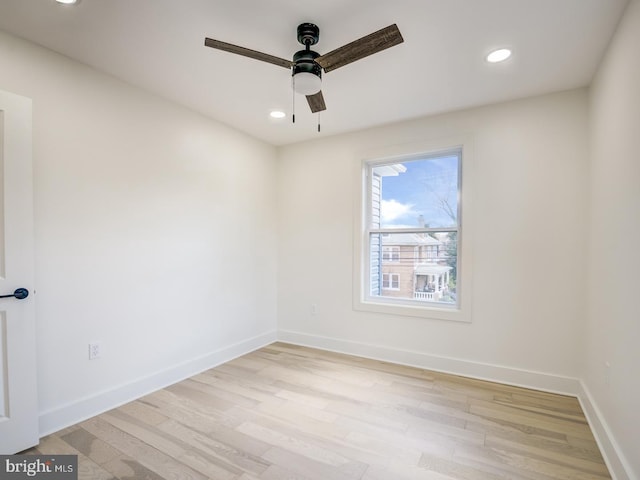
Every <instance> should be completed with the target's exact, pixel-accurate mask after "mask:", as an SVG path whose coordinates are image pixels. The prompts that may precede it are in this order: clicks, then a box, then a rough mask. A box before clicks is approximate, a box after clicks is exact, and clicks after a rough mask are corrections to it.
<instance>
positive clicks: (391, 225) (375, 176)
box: [365, 149, 462, 308]
mask: <svg viewBox="0 0 640 480" xmlns="http://www.w3.org/2000/svg"><path fill="white" fill-rule="evenodd" d="M461 159H462V151H461V149H453V150H449V151H446V152H444V153H438V154H436V155H424V156H419V157H413V158H411V159H402V160H391V161H372V162H368V163H367V164H366V178H367V229H366V230H367V231H366V235H367V237H368V242H367V244H368V250H367V252H366V259H367V261H368V269H367V272H369V273H368V275H367V277H368V278H366V279H365V281H366V282H368V284H369V288H368V289H367V291H368V292H369V295H368V296H367V298H366V300H368V301H374V302H383V303H392V304H393V303H399V304H401V305H403V304H404V305H412V306H423V307H437V308H459V305H460V301H459V299H460V287H459V284H458V270H459V268H458V257H459V255H458V253H459V244H458V243H459V242H458V238H459V235H460V226H461V223H460V185H461V163H462V162H461ZM380 252H382V255H380ZM394 253H395V255H394ZM392 269H393V272H394V273H393V274H394V275H398V276H399V277H400V276H402V278H403V282H402V283H401V282H400V281H398V282H397V288H391V284H392V281H391V277H390V275H392V272H391V270H392Z"/></svg>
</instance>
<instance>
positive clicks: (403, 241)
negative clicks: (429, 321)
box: [370, 232, 458, 305]
mask: <svg viewBox="0 0 640 480" xmlns="http://www.w3.org/2000/svg"><path fill="white" fill-rule="evenodd" d="M457 237H458V234H457V232H435V233H391V234H385V235H380V234H371V239H370V240H371V246H373V245H376V246H377V247H378V248H379V247H380V246H382V250H383V251H385V250H386V249H387V248H389V249H390V250H389V251H392V250H391V248H393V249H395V250H397V254H398V257H397V259H395V260H393V256H389V257H387V256H383V257H380V256H379V255H376V256H375V258H374V250H373V249H372V250H371V263H370V266H371V272H372V275H371V296H373V297H389V298H397V299H404V300H412V301H418V302H425V303H434V302H435V303H440V304H448V305H455V304H456V303H457V302H456V294H457V278H458V261H457V260H458V242H457ZM378 251H380V250H378ZM374 271H375V275H374ZM378 279H382V281H381V282H379V280H378ZM378 282H379V283H378Z"/></svg>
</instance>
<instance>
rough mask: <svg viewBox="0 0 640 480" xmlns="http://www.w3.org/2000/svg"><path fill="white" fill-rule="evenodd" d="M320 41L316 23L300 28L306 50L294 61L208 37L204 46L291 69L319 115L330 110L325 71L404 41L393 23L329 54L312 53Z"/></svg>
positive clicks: (299, 90)
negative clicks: (327, 105)
mask: <svg viewBox="0 0 640 480" xmlns="http://www.w3.org/2000/svg"><path fill="white" fill-rule="evenodd" d="M319 38H320V29H319V28H318V26H317V25H314V24H313V23H302V24H300V25H298V42H300V43H301V44H302V45H304V47H305V48H304V50H299V51H297V52H296V53H295V54H294V55H293V60H286V59H284V58H280V57H275V56H273V55H269V54H267V53H262V52H258V51H256V50H251V49H249V48H245V47H240V46H238V45H233V44H231V43H226V42H222V41H220V40H214V39H213V38H205V39H204V44H205V46H207V47H211V48H216V49H218V50H224V51H225V52H230V53H235V54H238V55H243V56H245V57H249V58H253V59H255V60H261V61H263V62H268V63H272V64H274V65H278V66H280V67H284V68H289V69H291V76H292V84H293V89H294V90H295V91H296V92H297V93H300V94H302V95H305V96H306V97H307V102H308V103H309V107H310V108H311V111H312V112H313V113H316V112H321V111H322V110H326V109H327V107H326V105H325V103H324V98H323V96H322V91H321V90H320V88H321V86H322V70H324V71H325V73H328V72H330V71H332V70H335V69H336V68H340V67H343V66H345V65H348V64H350V63H352V62H355V61H356V60H360V59H362V58H364V57H368V56H369V55H373V54H374V53H378V52H380V51H382V50H385V49H387V48H390V47H393V46H394V45H398V44H400V43H402V42H403V41H404V39H403V38H402V35H401V34H400V30H398V27H397V25H395V24H393V25H389V26H388V27H385V28H383V29H381V30H378V31H377V32H374V33H371V34H369V35H366V36H364V37H362V38H359V39H358V40H355V41H353V42H351V43H348V44H346V45H343V46H342V47H339V48H336V49H335V50H332V51H331V52H329V53H325V54H324V55H320V54H319V53H317V52H314V51H313V50H311V46H312V45H315V44H316V43H318V40H319Z"/></svg>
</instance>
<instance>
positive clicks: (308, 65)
mask: <svg viewBox="0 0 640 480" xmlns="http://www.w3.org/2000/svg"><path fill="white" fill-rule="evenodd" d="M319 56H320V54H319V53H318V52H314V51H313V50H300V51H298V52H296V53H295V54H294V55H293V63H294V65H293V71H292V75H293V76H295V75H297V74H298V73H303V72H304V73H312V74H314V75H315V76H317V77H319V78H322V67H321V66H320V65H318V64H317V63H316V58H318V57H319Z"/></svg>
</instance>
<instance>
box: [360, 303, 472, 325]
mask: <svg viewBox="0 0 640 480" xmlns="http://www.w3.org/2000/svg"><path fill="white" fill-rule="evenodd" d="M353 309H354V310H357V311H361V312H370V313H381V314H385V315H399V316H405V317H417V318H424V319H432V320H447V321H451V322H462V323H471V315H470V314H469V312H468V311H467V310H466V309H461V308H457V307H455V306H452V307H446V306H442V307H439V306H428V307H427V306H424V305H418V304H416V305H409V304H406V303H404V302H403V303H399V302H398V303H396V302H393V301H392V300H389V299H386V298H385V299H384V300H359V301H355V302H354V305H353Z"/></svg>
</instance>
